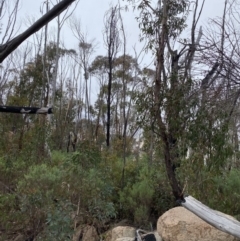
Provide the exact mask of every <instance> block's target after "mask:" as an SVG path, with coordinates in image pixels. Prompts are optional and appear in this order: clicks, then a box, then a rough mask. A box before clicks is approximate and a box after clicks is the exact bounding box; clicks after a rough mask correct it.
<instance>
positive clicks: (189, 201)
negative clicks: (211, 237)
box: [181, 196, 240, 238]
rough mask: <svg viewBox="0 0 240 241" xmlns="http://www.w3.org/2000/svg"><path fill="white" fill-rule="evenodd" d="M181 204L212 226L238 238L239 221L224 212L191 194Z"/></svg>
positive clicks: (239, 232) (239, 231)
mask: <svg viewBox="0 0 240 241" xmlns="http://www.w3.org/2000/svg"><path fill="white" fill-rule="evenodd" d="M184 199H185V202H182V203H181V205H182V206H183V207H185V208H186V209H188V210H189V211H191V212H192V213H194V214H195V215H197V216H198V217H200V218H201V219H203V220H204V221H206V222H207V223H209V224H210V225H212V226H213V227H215V228H217V229H219V230H221V231H223V232H225V233H228V234H231V235H233V236H235V237H237V238H240V222H238V221H237V220H235V219H233V218H231V217H227V216H226V215H225V214H224V213H221V212H218V211H216V210H213V209H211V208H209V207H208V206H206V205H204V204H203V203H201V202H199V201H198V200H196V199H195V198H193V197H192V196H188V197H185V198H184Z"/></svg>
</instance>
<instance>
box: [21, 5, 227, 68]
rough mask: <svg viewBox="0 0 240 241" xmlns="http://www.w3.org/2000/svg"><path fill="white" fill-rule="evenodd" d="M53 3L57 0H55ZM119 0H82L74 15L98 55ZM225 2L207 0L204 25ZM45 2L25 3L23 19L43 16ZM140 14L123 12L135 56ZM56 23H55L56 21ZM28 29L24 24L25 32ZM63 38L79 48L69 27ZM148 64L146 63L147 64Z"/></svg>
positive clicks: (102, 52) (22, 10)
mask: <svg viewBox="0 0 240 241" xmlns="http://www.w3.org/2000/svg"><path fill="white" fill-rule="evenodd" d="M51 1H52V2H53V3H54V2H55V0H51ZM117 2H118V1H117V0H112V1H110V0H80V2H79V4H78V7H77V8H76V9H75V11H74V15H75V16H76V17H77V18H79V19H81V26H82V29H83V31H84V32H85V33H86V32H87V35H88V38H89V40H91V39H93V38H95V39H96V43H98V45H97V49H96V53H97V54H102V55H104V54H105V51H106V50H105V48H104V44H103V35H102V32H103V18H104V14H105V12H106V11H107V10H108V9H109V7H110V6H111V5H114V4H116V3H117ZM120 3H121V5H122V6H124V5H126V4H127V1H126V0H125V1H121V0H120ZM223 3H224V0H206V3H205V7H204V10H203V14H202V18H201V21H200V24H201V25H207V20H208V19H209V18H214V17H216V16H221V14H222V11H223ZM43 5H44V1H43V0H22V3H21V9H20V16H21V17H23V18H24V17H27V16H28V17H33V16H35V17H36V18H38V17H40V16H41V13H40V9H41V8H42V7H43ZM135 16H136V13H133V12H132V8H131V6H130V7H129V11H128V12H123V19H124V24H125V31H126V34H127V41H128V43H127V46H128V52H129V53H131V54H133V51H132V47H133V46H134V45H135V44H137V45H138V46H137V47H138V49H140V45H139V44H138V37H139V29H138V24H137V22H136V20H135ZM53 22H54V20H53ZM25 27H26V26H24V25H23V27H22V28H23V29H24V28H25ZM62 39H64V42H65V44H66V46H67V47H68V48H70V47H72V48H74V47H75V46H76V45H77V41H76V39H74V37H73V36H72V35H71V31H70V30H69V26H68V25H67V24H66V26H65V28H64V29H63V31H62ZM147 64H148V63H143V65H147Z"/></svg>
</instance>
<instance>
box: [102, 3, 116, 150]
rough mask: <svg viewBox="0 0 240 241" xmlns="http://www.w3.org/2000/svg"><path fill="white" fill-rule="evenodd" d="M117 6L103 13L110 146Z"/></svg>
mask: <svg viewBox="0 0 240 241" xmlns="http://www.w3.org/2000/svg"><path fill="white" fill-rule="evenodd" d="M118 8H119V7H118V6H115V7H112V8H110V10H109V11H108V12H107V13H106V14H105V29H104V40H105V44H106V48H107V53H108V54H107V57H108V97H107V133H106V144H107V146H108V147H109V146H110V126H111V95H112V79H113V76H112V75H113V73H112V71H113V63H114V59H115V57H116V55H117V53H118V51H119V47H120V38H119V29H120V25H119V20H120V16H119V11H118Z"/></svg>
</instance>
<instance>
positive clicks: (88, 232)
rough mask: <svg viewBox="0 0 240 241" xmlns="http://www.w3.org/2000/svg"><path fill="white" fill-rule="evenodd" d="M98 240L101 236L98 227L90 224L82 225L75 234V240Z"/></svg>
mask: <svg viewBox="0 0 240 241" xmlns="http://www.w3.org/2000/svg"><path fill="white" fill-rule="evenodd" d="M79 240H81V241H98V240H99V236H98V234H97V231H96V229H95V228H94V227H93V226H90V225H81V226H79V227H78V228H77V229H76V232H75V234H74V235H73V241H79Z"/></svg>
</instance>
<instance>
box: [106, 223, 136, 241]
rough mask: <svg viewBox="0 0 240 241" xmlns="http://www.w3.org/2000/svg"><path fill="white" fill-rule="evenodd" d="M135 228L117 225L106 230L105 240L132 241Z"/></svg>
mask: <svg viewBox="0 0 240 241" xmlns="http://www.w3.org/2000/svg"><path fill="white" fill-rule="evenodd" d="M135 231H136V229H135V228H133V227H129V226H118V227H115V228H113V229H112V230H110V231H108V232H107V234H106V237H105V239H104V240H105V241H134V240H135Z"/></svg>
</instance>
